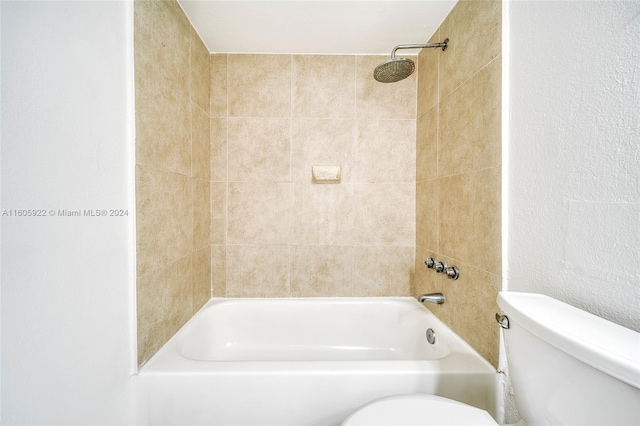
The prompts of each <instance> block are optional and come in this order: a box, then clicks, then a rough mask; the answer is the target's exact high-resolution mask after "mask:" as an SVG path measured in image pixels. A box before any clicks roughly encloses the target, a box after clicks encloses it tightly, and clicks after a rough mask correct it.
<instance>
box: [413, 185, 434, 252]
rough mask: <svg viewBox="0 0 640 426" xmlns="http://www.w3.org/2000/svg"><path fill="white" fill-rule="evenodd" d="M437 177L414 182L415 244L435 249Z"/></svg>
mask: <svg viewBox="0 0 640 426" xmlns="http://www.w3.org/2000/svg"><path fill="white" fill-rule="evenodd" d="M438 188H439V183H438V180H437V179H432V180H427V181H420V182H418V183H416V246H417V247H422V248H430V249H432V250H437V249H438V247H439V241H438V223H439V217H438V192H439V189H438Z"/></svg>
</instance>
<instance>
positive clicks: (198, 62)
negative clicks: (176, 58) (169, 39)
mask: <svg viewBox="0 0 640 426" xmlns="http://www.w3.org/2000/svg"><path fill="white" fill-rule="evenodd" d="M189 30H190V31H189V33H190V49H191V52H190V55H189V58H190V65H191V67H190V68H191V70H190V71H191V78H190V79H189V81H190V83H191V84H190V97H191V100H192V101H193V102H194V103H195V104H196V105H198V107H200V109H201V110H202V111H205V112H206V114H207V115H209V111H210V104H211V102H210V96H211V87H210V86H211V85H210V82H211V77H210V75H209V73H210V68H211V58H210V56H211V55H210V54H209V50H208V49H207V48H206V46H205V45H204V43H203V42H202V40H200V36H199V35H198V33H197V32H196V30H194V29H193V28H192V27H191V26H190V28H189Z"/></svg>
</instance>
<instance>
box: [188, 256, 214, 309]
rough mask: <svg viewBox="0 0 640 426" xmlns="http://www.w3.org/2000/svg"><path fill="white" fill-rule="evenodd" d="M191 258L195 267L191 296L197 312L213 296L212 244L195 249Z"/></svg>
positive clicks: (192, 265)
mask: <svg viewBox="0 0 640 426" xmlns="http://www.w3.org/2000/svg"><path fill="white" fill-rule="evenodd" d="M191 258H192V263H191V267H192V269H193V286H192V288H191V292H192V296H191V297H192V301H193V313H194V314H195V313H196V312H197V311H198V309H200V308H201V307H202V305H204V304H205V303H207V300H209V299H210V298H211V246H206V247H204V248H201V249H200V250H198V251H194V252H193V255H192V256H191Z"/></svg>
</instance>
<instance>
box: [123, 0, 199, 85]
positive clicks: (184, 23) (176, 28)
mask: <svg viewBox="0 0 640 426" xmlns="http://www.w3.org/2000/svg"><path fill="white" fill-rule="evenodd" d="M133 5H134V25H135V31H134V32H133V36H134V61H135V68H136V71H137V70H138V69H139V67H140V65H142V64H143V63H144V64H146V67H145V68H148V67H150V68H153V70H154V73H157V74H162V75H163V76H164V78H165V80H166V81H167V82H169V84H171V85H172V87H173V89H175V90H176V91H177V92H178V93H180V94H183V95H184V96H185V97H187V98H188V97H189V78H190V73H189V43H190V32H189V31H190V24H189V21H188V19H187V17H186V16H185V15H184V13H183V12H182V9H181V8H180V5H179V4H178V2H176V1H136V2H134V4H133ZM145 74H146V75H147V76H149V74H148V73H145ZM157 74H156V75H157ZM138 83H139V81H138V80H136V84H138Z"/></svg>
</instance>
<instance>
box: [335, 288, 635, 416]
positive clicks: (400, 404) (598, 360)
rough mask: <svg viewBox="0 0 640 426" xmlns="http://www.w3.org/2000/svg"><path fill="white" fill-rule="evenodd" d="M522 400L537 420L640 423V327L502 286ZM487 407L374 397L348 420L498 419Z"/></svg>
mask: <svg viewBox="0 0 640 426" xmlns="http://www.w3.org/2000/svg"><path fill="white" fill-rule="evenodd" d="M498 306H500V308H501V309H502V311H503V312H504V314H505V315H503V316H502V317H500V316H499V315H498V316H497V317H496V319H498V320H499V323H500V325H501V326H502V327H503V328H504V329H505V330H504V337H505V342H506V355H507V363H508V365H509V371H510V379H511V384H512V386H513V391H514V395H515V402H516V405H517V407H518V411H519V413H520V414H521V415H522V419H523V420H524V422H525V424H530V425H542V424H544V425H583V426H584V425H605V424H606V425H609V426H612V425H619V426H623V425H624V426H628V425H640V411H638V407H640V358H638V348H640V333H638V332H636V331H634V330H630V329H628V328H625V327H622V326H620V325H618V324H615V323H612V322H610V321H607V320H605V319H603V318H600V317H597V316H595V315H592V314H590V313H587V312H585V311H582V310H580V309H578V308H575V307H573V306H570V305H567V304H565V303H563V302H560V301H558V300H555V299H553V298H550V297H548V296H543V295H540V294H532V293H514V292H500V293H499V294H498ZM497 424H498V423H496V422H495V420H494V419H493V418H492V417H491V416H490V415H489V414H488V413H487V412H486V411H484V410H481V409H479V408H476V407H472V406H470V405H466V404H463V403H461V402H458V401H454V400H451V399H447V398H443V397H440V396H434V395H425V394H410V395H396V396H391V397H387V398H383V399H379V400H375V401H372V402H370V403H368V404H366V405H364V406H362V407H361V408H360V409H358V410H357V411H355V412H354V413H353V414H351V415H350V416H349V417H347V418H346V419H345V420H344V422H343V423H342V426H365V425H366V426H375V425H379V426H382V425H387V426H399V425H405V426H409V425H497Z"/></svg>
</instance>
